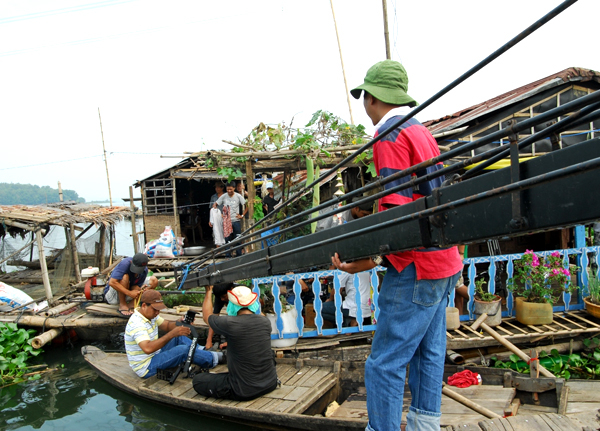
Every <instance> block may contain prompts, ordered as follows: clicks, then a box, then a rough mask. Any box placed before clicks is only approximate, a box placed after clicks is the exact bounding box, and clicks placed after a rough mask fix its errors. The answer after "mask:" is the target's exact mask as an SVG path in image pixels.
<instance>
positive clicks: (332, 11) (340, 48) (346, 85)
mask: <svg viewBox="0 0 600 431" xmlns="http://www.w3.org/2000/svg"><path fill="white" fill-rule="evenodd" d="M329 4H330V5H331V15H332V16H333V25H334V27H335V37H336V38H337V43H338V51H339V52H340V63H342V75H343V76H344V86H345V87H346V100H347V102H348V112H349V113H350V123H351V124H354V118H352V106H351V105H350V92H349V91H348V81H347V80H346V70H345V69H344V59H343V58H342V46H341V45H340V35H339V33H338V28H337V21H336V20H335V12H334V10H333V0H329ZM309 184H310V183H309Z"/></svg>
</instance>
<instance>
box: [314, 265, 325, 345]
mask: <svg viewBox="0 0 600 431" xmlns="http://www.w3.org/2000/svg"><path fill="white" fill-rule="evenodd" d="M312 290H313V293H314V294H315V301H314V303H313V308H314V310H315V326H316V327H317V334H319V335H323V316H322V315H321V311H322V310H323V301H321V282H320V281H319V275H318V274H316V273H315V274H314V275H313V282H312Z"/></svg>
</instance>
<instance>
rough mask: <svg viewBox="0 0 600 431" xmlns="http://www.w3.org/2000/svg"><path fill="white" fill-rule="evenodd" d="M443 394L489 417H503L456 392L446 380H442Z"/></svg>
mask: <svg viewBox="0 0 600 431" xmlns="http://www.w3.org/2000/svg"><path fill="white" fill-rule="evenodd" d="M442 394H444V395H446V396H447V397H450V398H452V399H453V400H454V401H458V402H459V403H461V404H462V405H463V406H466V407H468V408H470V409H471V410H475V411H476V412H477V413H481V414H482V415H484V416H485V417H488V418H490V419H502V416H500V415H499V414H498V413H494V412H493V411H491V410H489V409H487V408H485V407H483V406H480V405H479V404H476V403H474V402H473V401H471V400H470V399H468V398H466V397H463V396H462V395H460V394H458V393H456V392H454V391H453V390H451V389H450V388H448V386H447V385H446V383H444V382H442Z"/></svg>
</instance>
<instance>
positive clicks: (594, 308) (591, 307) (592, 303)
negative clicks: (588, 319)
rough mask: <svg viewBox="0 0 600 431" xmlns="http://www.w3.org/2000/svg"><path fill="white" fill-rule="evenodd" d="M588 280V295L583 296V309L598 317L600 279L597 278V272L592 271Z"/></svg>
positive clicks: (599, 310)
mask: <svg viewBox="0 0 600 431" xmlns="http://www.w3.org/2000/svg"><path fill="white" fill-rule="evenodd" d="M588 280H589V281H588V290H589V291H590V296H588V297H585V298H583V301H584V302H585V309H586V311H587V312H588V313H590V314H591V315H592V316H594V317H598V318H600V281H599V280H598V274H595V273H594V272H593V271H592V272H591V274H590V276H589V277H588Z"/></svg>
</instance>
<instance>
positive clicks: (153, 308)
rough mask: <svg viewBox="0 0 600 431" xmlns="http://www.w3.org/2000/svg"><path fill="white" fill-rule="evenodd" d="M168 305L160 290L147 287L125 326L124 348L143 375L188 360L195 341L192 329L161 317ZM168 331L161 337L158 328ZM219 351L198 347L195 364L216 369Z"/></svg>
mask: <svg viewBox="0 0 600 431" xmlns="http://www.w3.org/2000/svg"><path fill="white" fill-rule="evenodd" d="M164 308H167V306H166V305H165V304H164V303H163V300H162V296H161V294H160V292H157V291H156V290H147V291H145V292H144V293H143V294H142V298H141V300H140V307H139V308H138V309H136V310H135V312H134V313H133V315H132V316H131V317H130V318H129V321H128V322H127V327H126V328H125V350H126V351H127V359H128V360H129V365H130V366H131V368H132V369H133V371H135V373H136V374H137V375H138V376H140V377H143V378H148V377H152V376H154V375H155V374H156V371H157V370H159V369H165V368H171V367H176V366H178V365H180V364H181V363H182V362H185V360H186V359H187V355H188V351H189V348H190V345H191V344H192V341H191V340H190V339H189V338H188V337H187V336H188V335H189V334H190V332H191V331H190V328H187V327H185V326H177V325H176V324H175V322H168V321H166V320H165V319H163V318H162V317H160V316H159V314H160V310H162V309H164ZM159 329H160V330H161V331H164V332H166V334H165V335H163V336H162V337H160V338H159V337H158V330H159ZM219 355H220V354H217V353H216V352H206V351H204V347H196V352H195V353H194V361H193V362H194V364H196V365H198V366H200V367H201V368H213V367H214V366H216V365H217V364H218V363H219Z"/></svg>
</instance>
